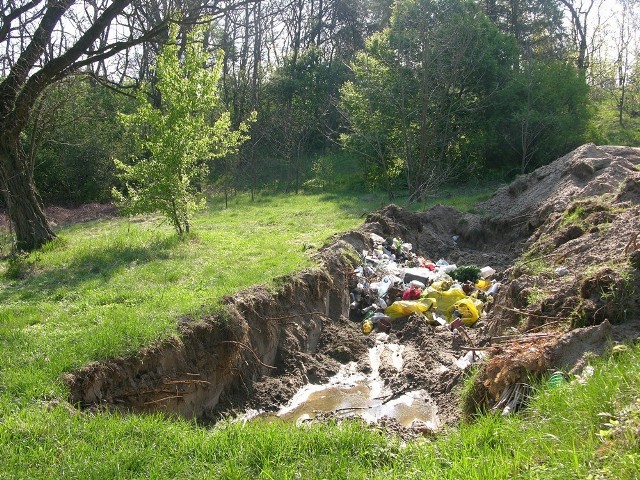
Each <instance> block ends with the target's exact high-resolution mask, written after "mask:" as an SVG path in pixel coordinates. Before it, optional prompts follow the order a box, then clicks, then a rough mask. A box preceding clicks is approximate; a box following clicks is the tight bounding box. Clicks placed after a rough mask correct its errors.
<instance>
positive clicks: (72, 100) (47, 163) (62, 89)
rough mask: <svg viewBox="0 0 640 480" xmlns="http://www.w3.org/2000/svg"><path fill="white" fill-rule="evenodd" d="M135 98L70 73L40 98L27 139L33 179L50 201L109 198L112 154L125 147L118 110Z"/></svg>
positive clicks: (125, 108)
mask: <svg viewBox="0 0 640 480" xmlns="http://www.w3.org/2000/svg"><path fill="white" fill-rule="evenodd" d="M133 103H134V102H133V100H132V99H131V98H129V97H127V96H125V95H121V94H118V93H116V92H114V91H113V90H110V89H108V88H106V87H103V86H102V85H100V84H96V83H95V82H92V81H91V80H90V79H88V78H86V77H82V76H72V77H69V78H67V79H65V80H64V81H62V82H60V83H57V84H55V85H54V86H52V87H50V88H49V89H48V90H47V91H46V92H45V95H43V97H42V98H41V99H40V101H39V104H38V109H37V115H34V116H33V117H32V122H31V123H30V124H29V127H28V129H27V134H26V136H25V143H28V144H29V147H28V148H29V151H30V154H31V155H32V156H33V158H34V180H35V183H36V185H37V187H38V190H39V191H40V192H41V193H42V196H43V199H44V200H45V201H49V202H60V203H86V202H100V201H106V200H109V199H110V198H111V188H112V186H113V184H114V182H115V174H116V169H115V166H114V164H113V160H112V158H113V157H114V156H118V155H122V152H124V151H126V149H127V145H126V139H125V138H124V136H123V128H122V125H120V124H119V123H118V121H117V114H118V112H127V111H131V110H132V108H133V106H134V105H133Z"/></svg>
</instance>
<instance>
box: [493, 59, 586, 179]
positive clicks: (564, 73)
mask: <svg viewBox="0 0 640 480" xmlns="http://www.w3.org/2000/svg"><path fill="white" fill-rule="evenodd" d="M588 92H589V89H588V86H587V84H586V83H585V81H584V78H583V76H582V75H580V74H579V72H578V71H577V69H576V68H575V67H573V66H571V65H569V64H568V63H566V62H563V61H559V60H548V59H542V60H538V59H528V60H525V61H523V62H522V65H521V68H520V70H519V71H518V72H516V73H515V74H514V75H513V78H512V80H511V82H510V83H509V85H508V86H507V88H505V90H504V92H503V95H502V96H501V98H500V101H499V103H498V104H496V105H495V107H496V109H497V111H496V112H495V114H496V118H497V119H498V122H497V124H496V127H497V128H498V130H499V131H500V132H502V133H501V134H500V136H499V137H498V139H499V140H500V141H501V147H500V148H501V149H503V151H504V149H505V148H507V149H509V150H510V151H509V150H508V151H507V152H505V153H504V154H502V155H504V156H505V157H509V156H510V155H514V154H515V158H516V161H517V162H518V164H517V165H518V172H519V173H525V172H527V171H530V170H532V169H534V168H537V167H538V166H540V165H544V164H546V163H549V162H550V161H552V160H555V159H556V158H558V157H559V156H561V155H563V154H565V153H566V152H568V151H570V150H571V149H573V148H576V147H577V146H579V145H580V144H582V143H583V142H584V133H585V130H586V126H587V122H588V119H589V111H588V109H587V104H588ZM498 158H500V155H499V157H498ZM494 161H495V160H494ZM510 163H512V164H513V163H515V162H510ZM492 165H495V163H492Z"/></svg>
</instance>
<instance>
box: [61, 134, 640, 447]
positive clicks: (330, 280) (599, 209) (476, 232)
mask: <svg viewBox="0 0 640 480" xmlns="http://www.w3.org/2000/svg"><path fill="white" fill-rule="evenodd" d="M638 165H640V150H639V149H633V148H626V147H596V146H594V145H584V146H582V147H580V148H578V149H576V150H575V151H573V152H571V153H569V154H568V155H566V156H564V157H562V158H560V159H558V160H556V161H555V162H553V163H552V164H550V165H547V166H545V167H542V168H540V169H538V170H536V171H534V172H533V173H531V174H529V175H524V176H521V177H519V178H518V179H516V181H515V182H513V183H512V184H510V185H508V186H505V187H503V188H501V189H499V190H498V191H497V192H496V193H495V194H494V195H493V197H492V198H491V199H489V200H488V201H486V202H484V203H481V204H479V205H478V206H477V208H476V213H473V214H469V213H460V212H457V211H455V210H453V209H450V208H447V207H443V206H436V207H434V208H432V209H430V210H429V211H426V212H422V213H412V212H408V211H405V210H403V209H401V208H399V207H396V206H393V205H392V206H389V207H387V208H385V209H383V210H381V211H378V212H376V213H374V214H372V215H370V216H369V217H368V218H367V221H366V223H365V224H364V225H363V226H362V227H361V228H360V229H359V230H357V231H354V232H349V233H347V234H345V235H342V236H341V237H340V238H336V239H334V242H333V243H332V244H331V245H330V246H329V247H327V248H325V249H323V250H322V251H321V252H319V253H318V254H317V255H318V261H319V267H318V268H316V269H312V270H309V271H304V272H300V273H299V274H296V275H293V276H291V277H287V278H283V279H280V282H279V285H280V286H279V287H278V288H277V289H275V291H268V290H267V289H265V288H263V287H254V288H252V289H248V290H246V291H243V292H241V293H239V294H238V295H236V296H234V297H233V298H227V299H225V300H224V303H225V304H226V305H227V306H228V310H229V314H228V315H227V316H223V317H220V316H215V317H203V318H197V319H193V318H182V319H179V323H180V335H179V337H177V338H175V339H171V340H168V341H165V342H162V343H160V344H158V345H153V346H151V347H149V348H147V349H145V350H144V351H141V352H139V354H137V355H134V356H130V357H126V358H115V359H112V360H110V361H108V362H103V363H96V364H92V365H88V366H86V367H85V368H83V369H81V370H80V371H77V372H73V373H71V374H69V375H67V376H66V378H65V380H66V382H67V384H68V385H69V386H70V388H71V396H70V402H71V403H74V404H79V405H81V406H83V407H86V408H116V409H119V410H123V411H137V412H155V411H161V412H166V413H168V414H178V415H182V416H185V417H188V418H197V419H199V420H200V421H202V422H205V423H207V422H215V421H216V420H217V419H219V418H221V417H222V416H226V415H233V414H236V413H239V412H243V411H245V410H247V409H250V408H251V409H259V410H262V411H267V412H268V411H274V410H277V409H278V408H279V407H280V406H281V405H283V404H285V403H286V402H287V401H288V400H289V399H290V398H291V397H292V396H293V395H294V393H295V392H296V391H297V390H298V389H299V388H300V387H302V386H303V385H304V384H306V383H308V382H311V383H322V382H324V381H326V380H327V379H328V378H330V377H331V376H332V375H335V374H336V373H337V372H338V370H339V369H340V367H341V365H344V364H345V363H347V362H351V361H357V362H358V365H360V368H361V369H363V370H365V371H366V370H367V369H368V368H370V365H368V362H369V360H368V350H369V348H370V347H372V346H373V343H374V341H375V340H374V336H366V335H363V333H362V331H361V326H360V321H359V320H360V319H355V318H349V315H350V310H349V291H350V289H351V288H352V287H353V285H354V282H355V278H354V274H353V270H354V268H355V267H357V266H358V265H359V264H360V262H361V259H360V258H359V256H358V255H357V252H360V251H362V249H366V248H369V247H370V243H369V242H370V237H369V234H370V233H376V234H378V235H381V236H383V237H389V236H395V237H399V238H401V239H403V240H404V241H406V242H410V243H412V245H413V249H414V251H415V252H417V253H419V254H421V255H422V256H424V257H427V258H430V259H432V260H434V261H435V260H437V259H439V258H445V259H447V260H448V261H449V262H451V263H457V264H458V265H470V264H472V265H478V266H484V265H490V266H492V267H493V268H495V269H496V270H497V273H496V278H497V279H498V280H499V281H500V282H501V283H502V284H503V287H502V289H501V290H500V292H499V293H498V295H497V296H496V298H495V302H494V303H493V305H489V306H488V308H487V309H486V310H487V311H486V312H485V315H483V316H482V318H481V319H480V320H479V321H478V322H477V323H476V325H475V326H474V327H473V328H468V329H466V330H465V331H466V333H467V334H468V336H465V335H460V334H458V335H455V334H454V333H452V332H451V331H449V329H447V328H446V327H440V326H438V327H433V326H431V325H429V324H428V323H427V322H425V321H424V319H422V318H419V317H409V318H405V319H401V320H395V321H394V322H393V325H392V330H391V333H390V335H389V337H388V340H387V341H389V342H394V343H399V344H402V345H404V346H405V350H404V354H403V357H404V367H403V368H402V369H401V370H400V371H398V370H396V369H395V368H392V366H391V361H390V359H389V358H386V359H385V358H383V360H382V365H381V367H380V375H381V377H382V378H383V380H384V382H385V384H386V386H387V387H388V389H389V390H390V391H391V392H397V393H399V392H402V391H406V390H407V389H412V390H416V389H425V390H427V391H428V392H430V394H431V397H432V399H433V401H434V402H435V403H436V405H437V408H438V415H439V418H440V421H441V423H442V424H451V423H455V422H457V421H458V420H459V419H460V416H461V413H462V410H461V406H460V399H459V396H460V387H461V384H462V380H463V379H464V378H465V372H463V371H462V370H461V369H460V368H458V366H456V359H458V358H460V357H461V356H463V355H464V354H466V353H467V352H468V351H469V349H470V348H472V347H473V348H478V349H480V350H481V351H483V352H486V353H487V354H488V357H487V358H486V359H485V360H484V361H483V363H482V368H481V373H480V375H478V376H477V378H476V381H475V391H474V394H473V395H472V396H471V397H470V398H469V399H468V401H467V402H466V406H465V408H466V410H467V412H473V411H474V409H477V408H480V407H482V408H490V407H492V406H493V405H495V403H496V402H497V401H498V399H499V398H500V396H501V395H502V394H503V392H505V390H506V389H508V388H509V387H510V386H512V385H514V384H518V383H521V382H526V381H528V379H529V378H530V377H531V376H532V375H534V376H535V375H538V376H544V375H548V374H549V373H550V372H552V371H554V370H556V369H561V370H563V371H565V372H568V373H576V372H579V371H580V369H581V368H582V367H583V366H584V362H585V358H586V356H588V355H589V354H590V353H589V352H592V353H595V354H601V353H603V352H604V351H605V350H606V348H607V347H608V345H610V342H612V341H613V342H624V341H627V340H631V339H636V338H638V336H639V335H640V317H639V312H640V281H639V280H640V274H639V268H640V239H638V233H639V232H640V216H639V213H640V171H639V170H638ZM454 239H455V240H454ZM331 416H332V415H331V412H329V413H328V414H326V413H325V414H323V415H321V418H327V417H331ZM380 423H381V424H382V425H383V426H384V427H385V428H391V429H396V430H402V429H399V428H398V425H397V424H395V423H394V421H393V419H383V420H382V421H381V422H380ZM406 430H407V429H404V434H407V435H409V436H410V434H411V433H414V434H417V433H422V432H424V431H425V429H424V428H421V426H419V425H416V426H415V428H414V429H413V432H407V431H406Z"/></svg>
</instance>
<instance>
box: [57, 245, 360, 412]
mask: <svg viewBox="0 0 640 480" xmlns="http://www.w3.org/2000/svg"><path fill="white" fill-rule="evenodd" d="M346 248H347V247H346V246H344V245H343V246H342V247H337V248H335V249H333V250H332V251H331V252H325V253H324V254H323V255H322V258H321V264H320V266H319V267H318V268H315V269H310V270H306V271H303V272H300V273H298V274H296V275H293V276H290V277H285V278H282V279H279V283H280V286H279V287H278V288H276V291H275V292H271V291H269V290H268V289H267V288H265V287H262V286H257V287H254V288H251V289H248V290H245V291H243V292H241V293H240V294H238V295H236V296H233V297H229V298H225V299H224V300H223V303H224V304H225V305H226V307H227V310H228V314H226V315H225V314H223V315H212V316H203V317H202V318H197V319H194V318H182V319H180V328H179V335H178V336H176V337H173V338H170V339H168V340H165V341H162V342H159V343H157V344H155V345H152V346H150V347H148V348H146V349H144V350H142V351H140V352H138V353H136V354H133V355H129V356H126V357H119V358H114V359H111V360H108V361H104V362H96V363H92V364H90V365H87V366H85V367H84V368H82V369H80V370H78V371H76V372H73V373H70V374H68V375H66V376H65V378H64V380H65V382H66V383H67V385H68V386H69V388H70V402H71V403H73V404H78V405H80V406H82V407H85V408H109V409H118V410H121V411H129V412H147V413H151V412H164V413H168V414H177V415H180V416H183V417H185V418H198V419H201V420H207V419H211V418H213V417H215V415H216V411H217V410H218V405H219V403H222V404H224V405H225V407H227V408H228V407H229V406H230V405H232V403H233V402H240V401H242V400H243V399H246V398H248V397H250V396H251V395H252V394H253V385H254V383H255V382H256V380H257V379H259V378H261V377H263V376H268V375H275V374H277V372H279V371H282V370H283V369H286V367H287V362H288V361H289V357H290V356H291V355H292V354H298V353H310V352H314V351H315V350H316V349H317V345H318V341H319V339H320V336H321V332H322V331H323V329H326V328H327V324H328V323H331V322H332V321H334V320H337V319H339V318H340V317H341V316H344V315H347V314H348V310H349V290H348V286H347V282H348V273H349V272H351V271H352V270H353V267H354V263H353V258H354V257H353V255H349V254H345V249H346ZM221 399H222V401H221Z"/></svg>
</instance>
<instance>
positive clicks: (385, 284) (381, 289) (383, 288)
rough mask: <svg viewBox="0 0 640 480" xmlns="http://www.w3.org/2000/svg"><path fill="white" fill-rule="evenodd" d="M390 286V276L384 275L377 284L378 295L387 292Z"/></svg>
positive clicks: (383, 294)
mask: <svg viewBox="0 0 640 480" xmlns="http://www.w3.org/2000/svg"><path fill="white" fill-rule="evenodd" d="M390 286H391V278H390V277H389V275H385V276H384V277H383V278H382V280H380V282H379V284H378V297H380V298H382V297H384V296H385V295H386V294H387V291H388V290H389V287H390Z"/></svg>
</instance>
